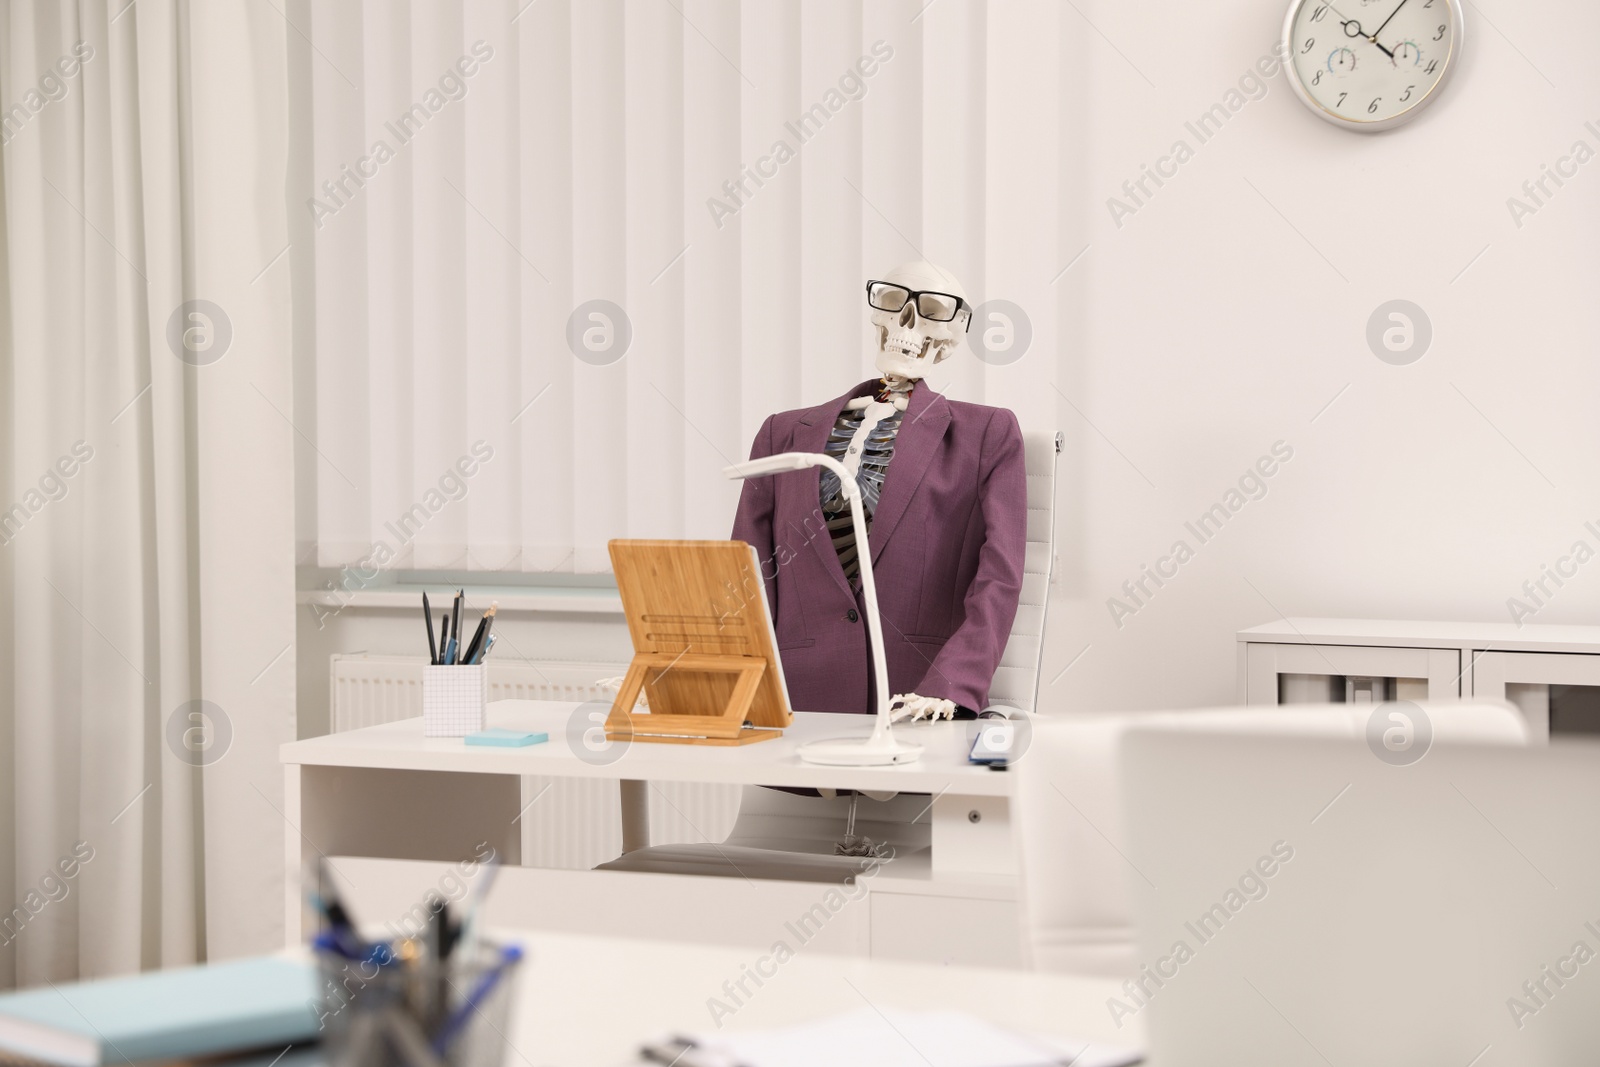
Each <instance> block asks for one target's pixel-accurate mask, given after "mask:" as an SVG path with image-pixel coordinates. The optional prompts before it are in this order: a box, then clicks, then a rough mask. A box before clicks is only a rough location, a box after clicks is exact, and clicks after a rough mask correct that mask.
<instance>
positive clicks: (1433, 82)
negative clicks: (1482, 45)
mask: <svg viewBox="0 0 1600 1067" xmlns="http://www.w3.org/2000/svg"><path fill="white" fill-rule="evenodd" d="M1461 23H1462V17H1461V0H1338V2H1337V3H1329V2H1327V0H1293V2H1292V3H1291V4H1290V5H1289V14H1288V17H1287V18H1285V19H1284V21H1283V47H1284V49H1285V54H1286V55H1287V56H1288V57H1289V59H1288V67H1289V83H1290V84H1291V85H1293V86H1294V91H1295V95H1296V96H1298V97H1300V100H1301V102H1302V103H1304V104H1305V105H1306V106H1307V107H1309V108H1310V109H1311V110H1312V111H1313V112H1315V113H1316V114H1317V115H1319V116H1321V117H1322V118H1324V119H1326V120H1327V121H1329V122H1331V123H1333V124H1334V125H1336V126H1343V127H1344V128H1345V129H1348V130H1366V131H1377V130H1387V129H1390V128H1391V127H1394V126H1398V125H1400V124H1401V123H1402V122H1406V121H1408V120H1409V119H1412V118H1415V117H1416V116H1417V114H1418V113H1419V112H1420V111H1421V110H1422V109H1423V108H1424V107H1426V106H1427V105H1428V104H1430V103H1432V102H1433V101H1434V100H1435V99H1436V98H1437V97H1438V95H1439V93H1440V91H1441V90H1442V89H1443V88H1444V85H1445V82H1446V81H1448V80H1449V77H1450V72H1451V71H1453V70H1454V69H1455V68H1456V65H1457V64H1458V63H1459V62H1460V59H1461Z"/></svg>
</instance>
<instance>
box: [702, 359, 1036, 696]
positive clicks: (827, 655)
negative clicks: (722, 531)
mask: <svg viewBox="0 0 1600 1067" xmlns="http://www.w3.org/2000/svg"><path fill="white" fill-rule="evenodd" d="M876 387H877V381H876V380H873V381H868V382H863V383H862V384H861V385H859V386H857V387H856V388H855V389H852V390H851V391H850V392H848V393H846V394H845V395H844V396H841V397H838V398H837V399H834V400H830V401H828V402H827V403H826V404H821V405H818V406H817V407H814V408H801V409H799V410H796V411H785V412H781V413H779V414H777V415H772V416H769V417H768V419H767V421H766V422H765V423H763V424H762V427H761V430H760V432H759V433H758V434H757V435H756V439H755V443H754V444H753V445H752V446H751V449H750V458H751V459H759V458H761V457H763V456H770V455H772V454H774V453H777V452H821V451H822V450H823V445H824V443H825V442H826V441H827V439H828V433H829V431H830V430H831V429H832V428H833V424H834V421H835V420H836V419H837V418H838V416H839V412H840V411H841V410H843V408H844V405H845V403H846V401H848V400H850V399H851V398H853V397H858V396H866V395H869V394H870V393H871V392H872V391H873V390H874V389H875V388H876ZM820 479H821V471H820V470H817V469H815V468H813V469H810V470H804V471H794V472H792V473H785V474H779V475H775V476H773V477H769V478H754V479H750V480H748V481H746V482H745V483H744V489H743V492H742V495H741V496H740V498H739V513H738V515H737V517H736V518H735V519H734V523H733V537H734V539H735V540H739V541H747V542H749V543H750V544H752V545H754V546H755V549H756V553H757V555H759V556H760V558H761V561H762V573H763V576H764V577H765V578H766V586H767V602H768V603H769V604H770V605H771V608H772V613H773V623H774V627H775V629H776V630H777V636H778V650H779V653H780V655H781V656H782V658H783V671H784V675H785V678H786V680H787V681H788V684H789V700H790V703H791V705H792V706H793V707H794V708H796V709H798V710H801V711H849V712H870V711H872V710H873V707H872V704H873V695H872V675H871V669H870V656H871V654H870V652H869V650H868V644H867V629H866V625H865V623H864V621H863V620H862V615H863V614H864V607H863V604H862V602H861V599H860V594H859V593H858V592H856V591H854V590H853V589H852V588H851V586H850V585H849V583H848V582H847V581H846V580H845V576H844V569H843V568H842V567H841V566H840V565H839V556H838V553H837V552H835V551H834V548H833V542H832V540H831V539H830V538H829V537H828V531H827V529H826V527H825V525H824V523H823V519H822V510H821V508H822V506H821V503H820V501H819V499H818V493H819V489H820ZM1027 519H1028V482H1027V471H1026V468H1025V465H1024V462H1023V451H1022V431H1021V429H1020V428H1019V427H1018V426H1017V417H1016V416H1015V415H1013V414H1012V413H1011V412H1010V411H1008V410H1006V409H1005V408H993V407H985V406H984V405H981V404H967V403H962V402H960V401H955V400H947V399H945V397H944V396H942V395H941V394H939V393H936V392H934V391H933V390H932V389H931V388H929V387H928V385H927V384H926V383H919V384H918V385H917V386H916V388H915V390H914V391H913V392H912V394H911V401H910V405H909V406H908V408H907V410H906V413H905V417H904V419H903V421H902V423H901V427H900V432H899V435H898V437H897V438H896V440H895V448H894V456H893V458H892V459H891V460H890V461H889V470H888V474H887V476H886V478H885V479H884V485H883V495H882V497H881V498H880V500H879V501H878V508H877V511H876V512H875V514H874V516H873V521H872V534H871V538H870V541H871V548H872V563H873V573H874V575H875V576H876V578H877V586H878V604H879V608H880V610H881V611H882V613H883V623H884V627H883V630H884V639H883V644H884V650H885V653H886V654H887V658H888V661H889V692H890V693H912V692H914V693H918V694H920V695H922V696H926V697H942V698H944V699H947V700H953V701H955V702H956V703H957V704H959V705H961V706H963V707H967V708H971V709H973V710H975V711H979V710H982V709H983V708H984V706H985V704H986V702H987V699H988V694H989V683H990V682H991V680H992V679H993V678H994V672H995V668H996V667H998V666H999V664H1000V656H1001V653H1002V652H1004V650H1005V646H1006V639H1007V637H1008V635H1009V634H1010V632H1011V622H1012V620H1013V619H1014V618H1015V617H1016V614H1017V600H1018V597H1019V596H1020V594H1021V590H1022V566H1023V556H1024V552H1025V549H1026V543H1027Z"/></svg>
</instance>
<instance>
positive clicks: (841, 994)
mask: <svg viewBox="0 0 1600 1067" xmlns="http://www.w3.org/2000/svg"><path fill="white" fill-rule="evenodd" d="M491 914H492V908H491ZM780 933H781V931H780ZM497 936H499V937H502V938H509V939H511V940H515V941H518V942H520V943H521V944H522V945H523V946H524V947H526V948H527V949H528V950H529V954H530V958H529V961H528V963H527V964H526V965H525V966H524V968H523V972H524V973H523V975H522V979H521V984H520V986H519V989H518V997H517V1001H518V1003H517V1009H516V1014H515V1016H514V1017H513V1020H512V1024H511V1028H510V1031H509V1032H508V1033H507V1035H506V1037H507V1040H508V1041H509V1042H510V1043H511V1044H512V1046H513V1047H514V1048H515V1050H516V1051H515V1052H514V1053H512V1054H510V1055H508V1056H507V1057H506V1061H505V1062H506V1063H507V1064H511V1065H518V1064H540V1065H544V1064H550V1065H562V1067H565V1065H572V1067H579V1065H581V1067H613V1065H617V1067H620V1065H623V1064H636V1063H639V1062H640V1061H639V1060H638V1059H637V1058H636V1057H635V1052H636V1051H637V1049H638V1046H639V1043H640V1042H641V1041H642V1040H645V1039H648V1038H657V1037H661V1036H663V1035H666V1034H669V1033H685V1032H696V1031H698V1032H714V1031H715V1029H716V1027H715V1024H714V1023H713V1022H712V1019H711V1015H710V1011H709V1009H708V1007H707V1003H706V1002H707V1000H708V999H709V998H711V997H723V998H726V994H725V993H724V992H723V988H722V987H723V983H724V982H727V981H729V980H730V979H737V978H738V977H739V976H740V975H741V974H742V973H744V971H745V969H747V968H749V967H750V966H751V965H752V964H754V963H755V961H756V958H757V956H758V955H759V953H758V954H756V955H752V954H751V952H750V951H749V950H741V949H728V948H713V947H704V946H699V945H685V944H673V943H669V942H648V941H631V940H621V939H611V938H591V937H577V936H572V935H566V934H552V933H543V932H518V931H502V932H501V933H500V934H499V935H497ZM747 988H753V986H750V985H747ZM1119 992H1120V988H1119V987H1118V986H1117V985H1116V984H1115V983H1114V982H1112V981H1111V980H1109V979H1091V978H1073V977H1068V976H1065V975H1047V974H1035V973H1031V972H1024V971H1008V970H990V969H987V968H978V967H950V966H938V965H934V964H915V963H892V962H881V961H868V960H861V959H851V958H847V957H841V956H829V955H825V954H822V953H808V952H807V951H806V950H805V949H803V948H802V949H800V951H799V952H798V953H797V954H796V955H795V956H794V958H792V959H790V960H789V961H788V962H787V963H784V964H783V965H782V966H780V967H779V968H778V973H777V975H776V976H775V977H773V978H770V979H767V980H766V981H765V984H764V985H763V986H762V987H761V988H760V989H758V990H755V991H754V995H753V996H751V997H750V998H749V999H748V1000H746V1001H745V1003H744V1005H743V1006H742V1007H740V1008H739V1009H738V1011H737V1013H736V1014H735V1015H733V1016H732V1017H731V1018H728V1019H725V1028H726V1029H727V1030H730V1031H731V1030H734V1029H757V1028H766V1027H771V1026H782V1025H787V1024H792V1023H799V1022H805V1021H807V1020H812V1019H820V1018H823V1017H825V1016H828V1015H833V1014H838V1013H841V1012H849V1011H857V1010H860V1009H861V1008H864V1007H869V1006H872V1007H877V1008H880V1009H881V1008H885V1007H896V1008H904V1009H913V1010H915V1009H930V1008H932V1009H937V1008H948V1009H958V1010H961V1011H966V1012H968V1013H970V1014H973V1015H977V1016H979V1017H982V1018H985V1019H988V1020H989V1021H990V1022H993V1023H995V1024H997V1025H1001V1026H1007V1027H1011V1028H1013V1029H1016V1030H1019V1031H1026V1032H1032V1033H1038V1034H1046V1035H1053V1036H1057V1037H1070V1038H1078V1039H1081V1040H1090V1041H1101V1042H1106V1043H1110V1044H1115V1045H1120V1046H1123V1047H1135V1048H1136V1047H1140V1046H1141V1044H1142V1042H1143V1034H1142V1031H1141V1028H1140V1027H1139V1020H1138V1019H1136V1018H1135V1019H1125V1020H1124V1021H1123V1022H1124V1025H1123V1028H1122V1029H1121V1030H1118V1029H1117V1028H1116V1024H1115V1023H1113V1022H1112V1021H1111V1017H1110V1015H1109V1014H1108V1013H1107V1011H1106V1001H1107V999H1108V998H1110V997H1112V996H1115V995H1118V994H1119ZM519 1054H520V1055H519Z"/></svg>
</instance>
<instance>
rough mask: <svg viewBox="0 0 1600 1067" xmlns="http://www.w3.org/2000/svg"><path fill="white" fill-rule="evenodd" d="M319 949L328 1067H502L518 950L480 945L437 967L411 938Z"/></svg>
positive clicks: (320, 1014) (320, 1005) (324, 1052)
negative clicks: (349, 948)
mask: <svg viewBox="0 0 1600 1067" xmlns="http://www.w3.org/2000/svg"><path fill="white" fill-rule="evenodd" d="M357 947H358V948H360V949H361V950H362V951H361V952H359V953H355V954H351V953H349V952H348V951H346V952H340V951H338V950H335V949H330V948H326V947H321V946H319V947H318V949H317V952H316V956H317V964H318V970H319V971H320V990H319V992H320V996H319V998H318V1000H319V1001H320V1003H318V1004H314V1005H313V1007H314V1008H315V1009H316V1011H317V1018H318V1020H319V1022H320V1024H321V1025H320V1030H321V1034H320V1037H321V1039H322V1055H323V1062H325V1063H327V1064H328V1065H329V1067H502V1065H503V1064H504V1063H505V1062H506V1059H507V1057H506V1054H505V1053H506V1047H505V1037H504V1036H503V1035H504V1034H505V1032H506V1029H507V1022H508V1020H509V1017H510V1005H511V1002H512V1000H513V998H514V996H515V986H516V979H517V971H518V969H519V967H520V963H521V960H522V952H521V950H520V949H519V948H517V947H515V946H498V945H493V944H489V943H487V942H480V943H478V945H477V946H476V948H475V949H474V948H472V947H468V946H463V947H462V949H461V950H460V951H458V952H456V953H454V954H452V955H451V956H450V958H449V959H448V960H447V961H446V962H445V963H444V964H443V965H440V964H439V963H438V961H436V960H434V959H432V958H430V957H429V956H428V954H427V951H426V949H421V950H418V948H417V945H416V944H415V943H407V942H400V943H396V944H394V945H361V946H357Z"/></svg>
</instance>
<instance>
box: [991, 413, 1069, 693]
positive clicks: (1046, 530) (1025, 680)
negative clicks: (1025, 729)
mask: <svg viewBox="0 0 1600 1067" xmlns="http://www.w3.org/2000/svg"><path fill="white" fill-rule="evenodd" d="M1061 441H1062V436H1061V434H1059V433H1025V434H1023V436H1022V444H1023V450H1024V452H1025V453H1026V463H1027V468H1028V551H1027V556H1026V561H1025V562H1024V564H1023V572H1022V599H1021V601H1020V602H1019V603H1018V604H1017V617H1016V620H1015V621H1013V622H1012V624H1011V636H1010V638H1009V639H1008V640H1007V641H1006V650H1005V653H1004V654H1003V655H1002V656H1001V657H1000V666H999V667H998V668H997V669H996V670H995V672H994V681H993V682H991V683H990V685H989V703H990V704H1003V705H1005V706H1006V707H1012V708H1021V709H1022V710H1023V711H1026V712H1028V713H1030V714H1031V713H1033V712H1036V711H1038V710H1039V707H1038V705H1039V672H1040V670H1041V669H1042V668H1043V660H1044V620H1045V611H1046V609H1047V608H1048V607H1049V605H1050V569H1051V567H1053V566H1054V564H1055V556H1056V461H1057V457H1059V456H1060V455H1061Z"/></svg>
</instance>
